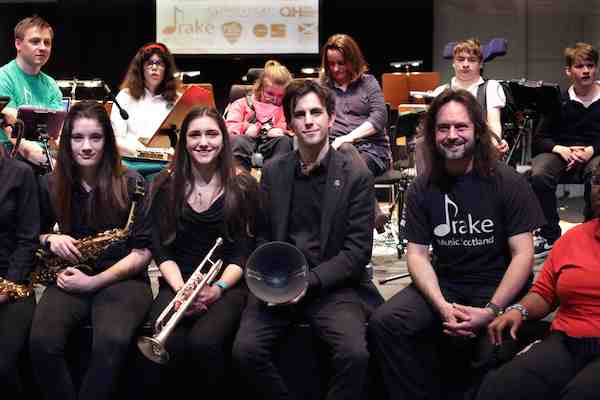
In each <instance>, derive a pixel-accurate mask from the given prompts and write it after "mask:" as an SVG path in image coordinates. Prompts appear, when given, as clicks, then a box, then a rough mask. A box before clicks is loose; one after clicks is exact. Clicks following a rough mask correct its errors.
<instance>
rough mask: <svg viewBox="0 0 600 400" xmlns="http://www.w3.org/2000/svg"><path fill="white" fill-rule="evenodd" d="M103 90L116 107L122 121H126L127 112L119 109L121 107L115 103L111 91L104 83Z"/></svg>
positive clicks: (127, 117)
mask: <svg viewBox="0 0 600 400" xmlns="http://www.w3.org/2000/svg"><path fill="white" fill-rule="evenodd" d="M104 90H106V94H108V97H109V98H110V99H111V100H112V102H113V104H114V105H116V106H117V108H118V109H119V114H120V115H121V118H123V119H124V120H128V119H129V114H128V113H127V111H125V110H124V109H123V107H121V105H120V104H119V102H118V101H117V98H116V97H115V95H114V94H113V92H112V90H110V87H108V85H107V84H106V83H104Z"/></svg>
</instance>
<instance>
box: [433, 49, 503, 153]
mask: <svg viewBox="0 0 600 400" xmlns="http://www.w3.org/2000/svg"><path fill="white" fill-rule="evenodd" d="M452 54H453V59H452V68H453V69H454V76H453V77H452V79H451V80H450V83H447V84H444V85H441V86H438V87H437V88H436V89H435V90H434V91H433V95H434V96H437V95H438V94H440V93H442V92H443V91H444V90H445V89H448V88H450V89H464V90H467V91H469V92H470V93H471V94H472V95H473V96H475V97H476V98H477V101H478V102H479V104H480V105H481V106H482V107H483V115H484V120H485V121H487V123H488V125H489V127H490V128H491V129H492V132H493V133H495V134H496V136H497V137H498V138H500V139H501V138H502V122H501V120H500V113H501V110H502V108H504V106H505V105H506V96H505V94H504V90H503V89H502V86H500V83H499V82H498V81H495V80H493V79H488V80H484V79H483V78H482V77H481V70H482V68H483V49H482V48H481V44H480V43H479V40H477V39H466V40H461V41H459V42H457V43H456V44H455V45H454V49H453V50H452ZM494 143H496V148H497V149H498V150H499V151H500V152H501V153H502V154H504V153H506V152H507V151H508V143H506V141H505V140H501V141H500V143H499V144H498V140H497V139H496V138H494Z"/></svg>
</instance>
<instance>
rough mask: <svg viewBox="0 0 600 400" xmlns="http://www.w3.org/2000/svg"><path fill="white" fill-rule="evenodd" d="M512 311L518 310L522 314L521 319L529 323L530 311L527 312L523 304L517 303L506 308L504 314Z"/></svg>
mask: <svg viewBox="0 0 600 400" xmlns="http://www.w3.org/2000/svg"><path fill="white" fill-rule="evenodd" d="M510 310H517V311H518V312H520V313H521V318H523V321H527V318H528V317H529V311H527V309H526V308H525V306H524V305H523V304H519V303H515V304H513V305H512V306H509V307H506V310H504V312H508V311H510Z"/></svg>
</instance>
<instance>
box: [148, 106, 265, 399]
mask: <svg viewBox="0 0 600 400" xmlns="http://www.w3.org/2000/svg"><path fill="white" fill-rule="evenodd" d="M257 187H258V185H257V182H256V181H255V180H254V179H253V178H252V177H251V176H250V175H249V174H248V173H246V172H244V171H240V170H236V169H235V167H234V162H233V155H232V150H231V145H230V141H229V135H228V133H227V128H226V126H225V122H224V120H223V118H222V117H221V116H220V115H219V114H218V112H217V111H216V110H214V109H211V108H204V107H201V108H196V109H193V110H192V111H191V112H190V113H189V114H188V115H187V116H186V118H185V120H184V121H183V124H182V127H181V134H180V138H179V142H178V143H177V149H176V151H175V159H174V160H173V162H172V163H171V165H170V167H169V168H167V170H165V171H163V173H162V174H161V175H160V176H159V177H158V178H157V179H156V181H155V183H154V185H153V189H152V193H153V197H152V206H151V214H152V217H153V251H152V252H153V256H154V259H155V260H156V264H157V265H158V267H159V268H160V271H161V273H162V278H161V279H160V291H159V293H158V297H157V298H156V300H155V302H154V305H153V306H152V310H151V312H150V315H151V320H152V322H153V323H154V321H155V320H156V318H157V316H158V315H159V314H160V312H161V311H162V310H163V309H164V308H165V307H166V306H167V304H168V303H169V302H170V301H171V300H172V299H173V297H174V296H175V293H177V292H178V291H179V290H180V289H181V288H182V287H183V285H184V283H185V282H186V281H187V279H188V278H189V276H190V275H191V274H192V273H193V271H194V270H195V269H196V267H197V266H198V265H199V264H200V263H201V261H202V260H203V259H204V257H205V255H206V253H207V252H208V251H209V250H210V248H212V247H213V245H214V243H215V241H216V239H217V238H218V237H221V238H222V239H223V242H224V243H223V244H222V245H221V246H219V247H217V249H216V250H215V253H214V255H213V257H212V261H216V260H219V259H221V260H223V269H222V272H221V274H220V275H218V276H217V277H216V279H215V281H214V283H213V284H212V285H211V286H208V287H205V288H204V289H203V290H202V291H201V292H200V293H199V295H198V296H196V298H195V299H194V301H193V302H192V305H191V306H190V308H188V310H187V312H186V316H185V317H184V318H183V319H182V320H181V321H180V323H179V325H178V326H177V328H176V329H175V330H174V332H173V333H172V334H171V336H170V337H169V339H168V340H167V343H166V348H167V351H168V352H169V354H170V356H171V364H172V365H175V366H177V367H179V366H185V367H186V368H176V371H177V372H176V373H177V375H176V376H177V383H176V384H175V383H174V384H173V385H168V386H169V387H171V388H176V387H181V388H182V390H183V391H184V392H189V390H190V388H189V386H187V385H189V384H193V383H194V382H197V383H198V384H199V385H200V386H201V387H202V390H201V391H200V392H199V393H202V394H203V395H206V394H207V393H211V392H214V393H222V390H223V386H222V385H223V384H224V378H225V365H226V362H227V361H228V358H229V354H230V353H231V349H230V346H231V342H232V340H233V336H234V335H235V332H236V331H237V327H238V323H239V320H240V316H241V312H242V309H243V308H244V306H245V300H246V292H247V289H246V286H245V284H244V282H243V279H242V276H243V274H242V268H243V266H244V263H245V260H246V257H247V255H248V253H249V250H250V249H249V245H250V238H249V235H250V232H251V229H252V228H253V225H254V215H255V213H256V212H257V193H258V190H257ZM207 267H208V266H207ZM148 363H150V361H148ZM173 370H175V369H172V371H173ZM184 371H188V372H190V373H192V375H191V376H192V377H193V378H190V380H188V379H185V378H182V375H183V374H184ZM161 372H163V371H161ZM148 381H149V380H148V379H146V382H148ZM148 388H149V387H147V389H148Z"/></svg>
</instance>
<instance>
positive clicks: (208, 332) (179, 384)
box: [130, 279, 248, 400]
mask: <svg viewBox="0 0 600 400" xmlns="http://www.w3.org/2000/svg"><path fill="white" fill-rule="evenodd" d="M159 282H160V290H159V292H158V296H157V297H156V299H155V301H154V303H153V305H152V308H151V311H150V321H151V322H152V326H154V323H155V322H156V319H157V318H158V316H159V315H160V313H161V312H162V311H163V310H164V309H165V308H166V307H167V305H168V304H169V303H170V302H171V300H172V299H173V297H174V296H175V292H173V290H172V289H171V287H170V286H169V285H168V284H167V283H166V282H165V281H164V280H163V279H160V280H159ZM247 291H248V290H247V288H246V285H245V284H244V282H240V283H239V284H238V285H236V286H234V287H232V288H230V289H228V290H227V291H225V292H224V293H223V295H222V296H221V298H220V299H219V300H218V301H217V302H215V303H213V304H212V305H211V306H210V307H209V308H208V310H207V311H206V312H205V313H203V314H201V315H199V316H194V317H185V316H184V317H183V319H182V320H181V321H180V322H179V324H177V326H176V328H175V329H174V330H173V332H172V333H171V335H170V336H169V338H168V339H167V342H166V348H167V351H168V352H169V356H170V357H171V359H170V362H169V364H167V365H166V366H163V365H159V364H155V363H153V362H152V361H150V360H147V359H146V358H144V356H142V355H141V354H139V356H138V357H137V359H138V361H137V362H136V366H137V367H138V368H136V369H137V371H136V372H135V373H136V374H139V375H140V376H137V377H136V379H133V380H132V382H134V384H135V385H136V386H135V387H133V388H131V389H130V393H132V395H134V396H135V397H139V398H150V399H153V398H156V399H161V400H164V396H163V393H164V390H161V389H163V388H164V387H168V388H170V389H169V391H170V393H171V394H172V395H173V396H174V397H178V395H181V396H185V397H189V393H193V389H191V388H192V387H196V385H197V387H198V392H200V393H202V396H203V397H205V396H209V397H212V395H215V396H218V397H220V398H228V397H227V393H228V391H229V388H228V387H227V384H228V383H227V382H228V380H227V379H226V372H227V371H228V366H229V364H230V359H231V346H232V343H233V338H234V336H235V333H236V332H237V329H238V327H239V323H240V318H241V315H242V311H243V310H244V307H245V305H246V295H247ZM142 382H143V385H144V387H143V388H140V385H142ZM229 382H230V381H229ZM161 386H163V388H161ZM140 389H142V391H140ZM178 390H179V391H180V392H178Z"/></svg>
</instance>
